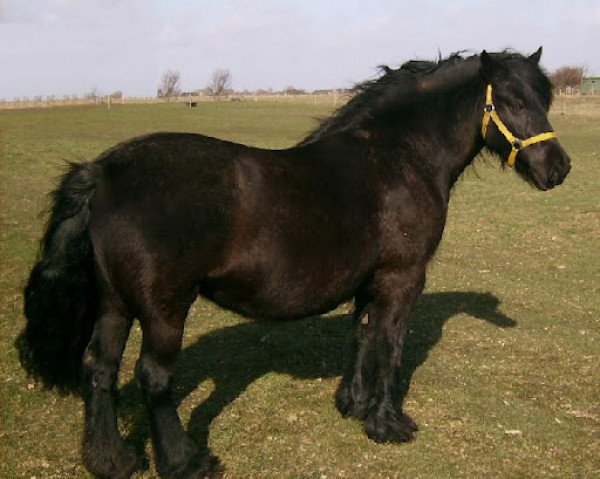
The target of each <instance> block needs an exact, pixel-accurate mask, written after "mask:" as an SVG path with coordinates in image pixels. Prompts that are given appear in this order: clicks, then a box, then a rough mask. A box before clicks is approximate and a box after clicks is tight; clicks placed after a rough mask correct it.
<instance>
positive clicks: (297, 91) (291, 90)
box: [283, 86, 306, 95]
mask: <svg viewBox="0 0 600 479" xmlns="http://www.w3.org/2000/svg"><path fill="white" fill-rule="evenodd" d="M283 92H284V93H285V94H286V95H305V94H306V91H305V90H301V89H299V88H296V87H293V86H288V87H286V89H285V90H283Z"/></svg>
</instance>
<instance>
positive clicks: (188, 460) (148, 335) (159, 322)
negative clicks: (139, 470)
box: [136, 295, 217, 479]
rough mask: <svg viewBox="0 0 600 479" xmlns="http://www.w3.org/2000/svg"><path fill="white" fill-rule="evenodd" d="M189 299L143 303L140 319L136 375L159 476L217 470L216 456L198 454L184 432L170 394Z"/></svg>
mask: <svg viewBox="0 0 600 479" xmlns="http://www.w3.org/2000/svg"><path fill="white" fill-rule="evenodd" d="M193 298H195V295H194V296H193ZM193 298H191V299H190V300H189V301H188V300H184V301H181V300H180V301H159V302H157V303H160V304H152V305H146V307H145V308H144V309H145V312H144V315H143V317H142V318H140V323H141V325H142V332H143V340H142V351H141V355H140V358H139V360H138V363H137V365H136V377H137V379H138V380H139V383H140V385H141V387H142V390H143V394H144V398H145V401H146V406H147V408H148V414H149V417H150V426H151V430H152V440H153V444H154V456H155V462H156V469H157V471H158V473H159V475H160V476H161V477H164V478H177V479H180V478H203V477H206V476H209V475H210V474H211V473H212V472H215V471H216V470H217V467H216V465H217V461H216V458H213V457H212V456H211V455H210V454H209V453H204V454H202V453H201V452H200V451H199V449H198V446H197V445H196V444H195V443H194V442H193V441H192V440H191V439H190V438H189V437H188V435H187V434H186V433H185V431H184V430H183V426H182V425H181V421H180V419H179V416H178V414H177V409H176V406H175V403H174V401H173V398H172V395H171V391H172V382H173V374H174V371H175V365H176V360H177V356H178V354H179V351H180V350H181V339H182V336H183V329H184V322H185V318H186V316H187V312H188V309H189V307H190V305H191V302H192V300H193Z"/></svg>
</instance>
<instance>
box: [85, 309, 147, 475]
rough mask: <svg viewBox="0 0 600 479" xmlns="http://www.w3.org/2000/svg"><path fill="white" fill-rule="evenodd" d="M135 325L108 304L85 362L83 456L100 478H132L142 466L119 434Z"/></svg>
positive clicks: (95, 327)
mask: <svg viewBox="0 0 600 479" xmlns="http://www.w3.org/2000/svg"><path fill="white" fill-rule="evenodd" d="M131 323H132V320H131V319H130V318H129V317H127V316H126V315H124V314H122V313H121V312H119V310H118V309H117V308H116V307H115V306H114V305H112V304H109V303H108V302H106V304H104V305H103V306H102V307H101V315H100V317H99V318H98V320H97V322H96V324H95V326H94V333H93V335H92V339H91V340H90V343H89V344H88V347H87V349H86V351H85V355H84V359H83V371H84V399H85V431H84V436H83V444H82V455H83V462H84V464H85V466H86V467H87V469H88V470H89V471H90V472H91V473H92V474H94V475H95V476H97V477H103V478H104V477H105V478H128V477H130V476H131V474H132V473H133V472H134V471H135V470H136V468H137V467H138V461H137V457H136V454H135V451H134V450H133V448H131V447H130V446H126V445H125V443H124V441H123V438H122V437H121V435H120V434H119V430H118V428H117V417H116V412H115V394H116V382H117V374H118V370H119V364H120V362H121V358H122V356H123V350H124V348H125V343H126V342H127V338H128V336H129V331H130V329H131Z"/></svg>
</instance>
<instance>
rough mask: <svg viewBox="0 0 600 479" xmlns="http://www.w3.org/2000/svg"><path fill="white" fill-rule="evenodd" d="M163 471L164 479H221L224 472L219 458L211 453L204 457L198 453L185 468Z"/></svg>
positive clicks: (161, 475) (160, 473) (160, 471)
mask: <svg viewBox="0 0 600 479" xmlns="http://www.w3.org/2000/svg"><path fill="white" fill-rule="evenodd" d="M161 469H162V470H159V475H160V477H162V478H164V479H220V478H221V477H222V476H223V472H224V468H223V466H222V465H221V462H220V461H219V458H218V457H217V456H213V455H212V454H210V453H208V454H206V455H204V456H202V455H201V454H199V453H196V454H194V455H193V456H192V457H191V458H190V459H189V462H188V463H187V464H186V465H185V466H184V467H180V468H177V469H175V470H174V469H171V470H168V469H167V470H165V468H161Z"/></svg>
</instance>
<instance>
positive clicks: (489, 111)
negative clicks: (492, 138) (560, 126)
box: [481, 83, 556, 166]
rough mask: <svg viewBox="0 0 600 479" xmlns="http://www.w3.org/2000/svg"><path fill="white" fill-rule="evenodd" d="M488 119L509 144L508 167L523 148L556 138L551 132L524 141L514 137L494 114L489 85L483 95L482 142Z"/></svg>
mask: <svg viewBox="0 0 600 479" xmlns="http://www.w3.org/2000/svg"><path fill="white" fill-rule="evenodd" d="M490 119H491V120H492V121H493V122H494V123H495V124H496V126H497V127H498V130H500V133H502V134H503V135H504V138H506V140H507V141H508V142H509V143H510V146H511V148H512V150H511V152H510V154H509V155H508V159H507V160H506V164H507V165H508V166H513V165H514V164H515V161H516V160H517V154H518V153H519V151H521V150H522V149H523V148H525V147H527V146H529V145H533V144H534V143H539V142H541V141H546V140H550V139H551V138H556V133H554V132H553V131H548V132H546V133H540V134H539V135H535V136H532V137H529V138H527V139H526V140H521V139H519V138H517V137H516V136H514V135H513V134H512V133H511V132H510V130H509V129H508V128H507V127H506V125H505V124H504V122H503V121H502V120H501V119H500V117H499V116H498V113H497V112H496V107H495V106H494V101H493V100H492V84H491V83H490V84H489V85H488V86H487V92H486V95H485V108H484V109H483V124H482V125H481V134H482V135H483V139H484V140H485V134H486V132H487V127H488V125H489V123H490Z"/></svg>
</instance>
